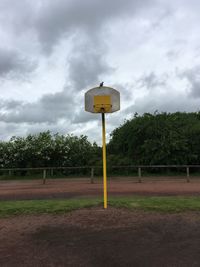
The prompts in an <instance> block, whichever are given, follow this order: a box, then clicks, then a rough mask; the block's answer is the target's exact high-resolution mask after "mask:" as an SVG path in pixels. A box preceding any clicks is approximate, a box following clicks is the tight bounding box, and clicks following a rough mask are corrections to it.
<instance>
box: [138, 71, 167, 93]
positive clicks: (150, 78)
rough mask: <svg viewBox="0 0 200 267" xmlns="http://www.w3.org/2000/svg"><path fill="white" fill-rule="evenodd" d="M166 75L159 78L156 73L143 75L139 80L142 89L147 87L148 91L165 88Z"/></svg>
mask: <svg viewBox="0 0 200 267" xmlns="http://www.w3.org/2000/svg"><path fill="white" fill-rule="evenodd" d="M166 78H167V76H166V75H163V76H157V75H156V74H155V73H154V72H151V73H149V74H147V75H143V76H142V77H141V78H140V79H138V81H137V82H138V83H139V86H140V87H145V88H146V89H148V90H152V89H155V88H156V87H163V86H165V85H166Z"/></svg>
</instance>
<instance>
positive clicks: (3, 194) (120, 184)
mask: <svg viewBox="0 0 200 267" xmlns="http://www.w3.org/2000/svg"><path fill="white" fill-rule="evenodd" d="M143 179H144V181H143V182H142V183H138V182H137V181H136V180H127V178H124V179H123V178H121V179H116V180H111V181H108V193H109V195H111V196H129V195H157V196H159V195H166V196H168V195H174V196H175V195H188V196H189V195H193V196H194V195H197V196H198V195H200V179H199V180H198V179H196V180H194V179H192V180H191V182H190V183H187V182H186V180H185V179H184V178H183V177H182V179H181V178H179V179H177V177H176V178H173V177H171V179H170V180H166V179H167V178H166V177H162V178H160V179H159V180H158V179H157V180H155V181H149V180H147V179H145V178H143ZM161 179H162V180H161ZM94 196H102V183H101V182H100V181H98V182H97V181H96V182H95V183H94V184H91V183H90V180H89V179H49V180H47V182H46V184H45V185H43V184H42V181H41V180H28V181H1V182H0V200H17V199H50V198H74V197H76V198H77V197H94Z"/></svg>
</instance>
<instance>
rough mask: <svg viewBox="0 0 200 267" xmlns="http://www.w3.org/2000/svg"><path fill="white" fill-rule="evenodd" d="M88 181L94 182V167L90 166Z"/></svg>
mask: <svg viewBox="0 0 200 267" xmlns="http://www.w3.org/2000/svg"><path fill="white" fill-rule="evenodd" d="M90 183H91V184H93V183H94V168H91V176H90Z"/></svg>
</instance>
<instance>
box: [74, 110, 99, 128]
mask: <svg viewBox="0 0 200 267" xmlns="http://www.w3.org/2000/svg"><path fill="white" fill-rule="evenodd" d="M97 119H98V114H92V113H88V112H86V111H85V110H84V109H83V110H79V111H78V113H77V114H75V116H74V119H73V120H72V123H74V124H77V123H86V122H89V121H90V122H91V121H96V120H97Z"/></svg>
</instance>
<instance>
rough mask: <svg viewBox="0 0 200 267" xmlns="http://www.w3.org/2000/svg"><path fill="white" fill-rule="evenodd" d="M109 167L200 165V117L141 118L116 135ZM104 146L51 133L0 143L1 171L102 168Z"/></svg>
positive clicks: (109, 151)
mask: <svg viewBox="0 0 200 267" xmlns="http://www.w3.org/2000/svg"><path fill="white" fill-rule="evenodd" d="M107 156H108V157H107V162H108V166H112V165H130V164H131V165H138V164H144V165H160V164H162V165H169V164H178V165H182V164H200V112H191V113H183V112H176V113H157V112H155V113H154V114H150V113H145V114H143V115H138V114H137V113H136V114H135V115H134V116H133V118H131V119H130V120H126V121H125V122H124V123H123V124H122V125H121V126H119V127H118V128H116V129H115V130H114V131H113V132H112V133H111V138H110V141H109V143H108V145H107ZM101 158H102V152H101V147H99V146H98V145H97V144H96V143H91V142H89V141H88V138H87V136H83V135H82V136H80V137H77V136H73V135H66V136H65V135H60V134H51V133H50V132H49V131H47V132H42V133H39V134H35V135H31V134H30V135H28V136H26V137H12V138H11V139H10V140H9V141H7V142H6V141H1V142H0V167H1V168H25V167H33V168H34V167H44V166H45V167H67V166H96V165H98V166H101V164H102V159H101Z"/></svg>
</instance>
